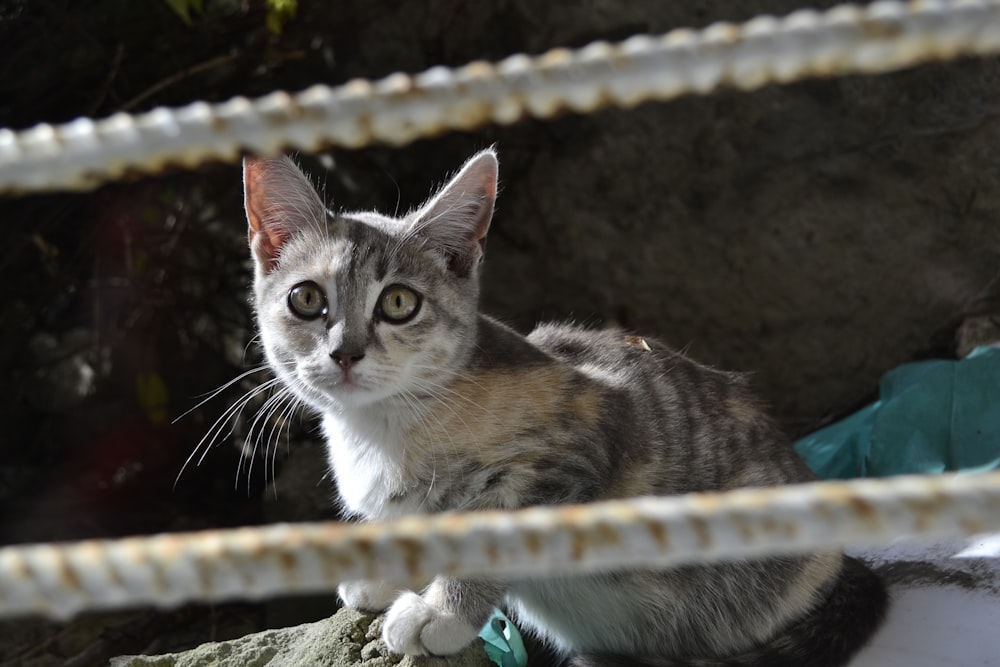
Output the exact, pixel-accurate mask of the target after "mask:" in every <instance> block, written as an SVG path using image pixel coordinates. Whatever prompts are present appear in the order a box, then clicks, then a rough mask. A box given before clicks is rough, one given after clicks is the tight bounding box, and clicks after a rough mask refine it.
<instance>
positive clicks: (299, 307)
mask: <svg viewBox="0 0 1000 667" xmlns="http://www.w3.org/2000/svg"><path fill="white" fill-rule="evenodd" d="M288 307H289V308H290V309H291V311H292V312H293V313H294V314H295V315H297V316H298V317H301V318H302V319H304V320H313V319H316V318H317V317H319V316H320V315H323V314H325V313H326V294H324V293H323V290H322V289H321V288H320V286H319V285H317V284H316V283H314V282H304V283H299V284H298V285H296V286H295V287H293V288H292V289H290V290H289V291H288Z"/></svg>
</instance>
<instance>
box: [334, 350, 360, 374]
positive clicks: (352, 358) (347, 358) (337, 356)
mask: <svg viewBox="0 0 1000 667" xmlns="http://www.w3.org/2000/svg"><path fill="white" fill-rule="evenodd" d="M330 358H331V359H333V360H334V361H336V362H337V365H338V366H340V367H341V368H342V369H344V370H345V371H346V370H347V369H349V368H350V367H351V366H353V365H354V364H356V363H357V362H359V361H361V360H362V359H364V358H365V354H364V352H350V351H344V350H334V351H333V352H331V353H330Z"/></svg>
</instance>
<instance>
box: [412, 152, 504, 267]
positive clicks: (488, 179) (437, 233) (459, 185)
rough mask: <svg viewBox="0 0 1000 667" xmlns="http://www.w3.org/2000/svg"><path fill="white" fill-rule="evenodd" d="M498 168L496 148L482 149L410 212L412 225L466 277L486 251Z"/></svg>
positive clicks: (495, 196)
mask: <svg viewBox="0 0 1000 667" xmlns="http://www.w3.org/2000/svg"><path fill="white" fill-rule="evenodd" d="M497 169H498V167H497V156H496V153H495V152H494V151H493V149H492V148H488V149H486V150H484V151H480V152H479V153H477V154H476V155H474V156H473V157H472V158H471V159H469V161H468V162H466V163H465V165H464V166H463V167H462V169H461V170H460V171H459V172H458V174H456V175H455V176H454V178H452V179H451V180H450V181H448V183H447V185H445V186H444V187H443V188H441V190H440V192H438V193H437V194H436V195H434V196H433V197H431V199H430V200H429V201H428V202H427V203H425V204H424V205H423V206H421V207H420V209H419V210H417V211H416V212H415V213H412V214H411V215H410V216H408V220H407V221H408V222H410V225H411V228H412V229H414V230H415V231H417V232H418V233H419V234H421V235H423V236H424V237H426V238H427V239H428V240H429V241H430V242H431V243H432V244H434V245H435V246H436V247H437V248H438V249H439V250H440V251H441V252H442V253H443V254H444V255H445V257H446V259H447V260H448V269H449V270H450V271H451V272H452V273H455V274H456V275H458V276H461V277H463V278H464V277H466V276H468V275H469V273H471V271H472V269H473V268H474V267H475V266H476V265H477V264H478V263H479V262H480V261H481V260H482V258H483V255H484V253H485V252H486V232H488V231H489V229H490V220H492V218H493V206H494V204H495V203H496V198H497Z"/></svg>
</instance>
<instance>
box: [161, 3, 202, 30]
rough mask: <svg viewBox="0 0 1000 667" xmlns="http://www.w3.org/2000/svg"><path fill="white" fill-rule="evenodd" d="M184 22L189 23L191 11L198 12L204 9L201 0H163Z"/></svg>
mask: <svg viewBox="0 0 1000 667" xmlns="http://www.w3.org/2000/svg"><path fill="white" fill-rule="evenodd" d="M163 1H164V2H165V3H167V6H168V7H170V9H172V10H174V13H175V14H177V16H179V17H180V19H181V20H182V21H184V23H186V24H187V25H191V11H192V10H194V12H195V13H197V14H200V13H201V12H202V10H203V9H204V4H203V0H163Z"/></svg>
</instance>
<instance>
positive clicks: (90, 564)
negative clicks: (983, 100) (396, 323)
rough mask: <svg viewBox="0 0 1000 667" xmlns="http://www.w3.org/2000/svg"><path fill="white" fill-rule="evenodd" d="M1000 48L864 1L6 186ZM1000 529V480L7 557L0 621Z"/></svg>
mask: <svg viewBox="0 0 1000 667" xmlns="http://www.w3.org/2000/svg"><path fill="white" fill-rule="evenodd" d="M998 52H1000V1H986V0H955V1H953V2H945V1H940V0H939V1H930V0H925V1H922V2H913V3H910V4H903V3H898V2H877V3H874V4H872V5H869V6H867V7H865V8H856V7H838V8H835V9H833V10H830V11H828V12H825V13H817V12H809V11H803V12H797V13H795V14H792V15H790V16H788V17H786V18H783V19H774V18H758V19H754V20H752V21H750V22H748V23H746V24H743V25H741V26H735V25H716V26H712V27H710V28H708V29H706V30H703V31H688V30H681V31H675V32H672V33H669V34H667V35H665V36H663V37H636V38H633V39H630V40H627V41H626V42H623V43H621V44H618V45H609V44H594V45H591V46H589V47H587V48H584V49H581V50H579V51H575V52H571V51H565V50H556V51H552V52H550V53H548V54H546V55H543V56H541V57H538V58H528V57H526V56H515V57H512V58H509V59H507V60H505V61H503V62H501V63H498V64H488V63H474V64H471V65H468V66H466V67H464V68H461V69H458V70H446V69H442V68H438V69H433V70H429V71H427V72H425V73H423V74H420V75H417V76H414V77H410V76H406V75H402V74H400V75H394V76H391V77H389V78H387V79H384V80H382V81H379V82H376V83H369V82H364V81H356V82H352V83H349V84H347V85H345V86H342V87H340V88H326V87H315V88H312V89H309V90H307V91H305V92H303V93H301V94H298V95H294V96H292V95H287V94H285V93H275V94H273V95H270V96H267V97H264V98H261V99H259V100H254V101H250V100H246V99H242V98H240V99H235V100H232V101H230V102H227V103H224V104H221V105H217V106H210V105H208V104H204V103H196V104H193V105H191V106H188V107H184V108H181V109H176V110H168V109H159V110H155V111H152V112H150V113H147V114H143V115H139V116H128V115H124V114H123V115H117V116H112V117H111V118H108V119H106V120H102V121H92V120H90V119H80V120H77V121H75V122H72V123H69V124H66V125H62V126H59V127H52V126H48V125H40V126H37V127H35V128H32V129H29V130H26V131H23V132H14V131H10V130H0V194H17V193H24V192H30V191H39V190H56V189H67V188H68V189H86V188H89V187H93V186H96V185H98V184H99V183H101V182H103V181H105V180H108V179H113V178H117V177H120V176H121V175H123V174H124V173H126V172H128V171H136V170H138V171H145V172H155V171H157V170H158V169H160V168H162V167H164V166H168V165H173V166H181V167H190V166H194V165H196V164H198V163H200V162H202V161H204V160H208V159H222V160H235V159H237V158H238V156H239V155H240V154H241V153H242V152H243V151H245V150H247V151H254V152H262V153H274V152H277V151H279V150H282V149H284V148H289V147H295V148H301V149H306V150H308V149H313V148H316V147H318V146H320V145H324V146H331V145H332V146H344V147H358V146H362V145H365V144H368V143H371V142H387V143H393V144H401V143H405V142H407V141H411V140H413V139H416V138H418V137H423V136H428V135H432V134H435V133H438V132H443V131H447V130H452V129H472V128H475V127H479V126H481V125H483V124H486V123H489V122H496V123H511V122H514V121H516V120H517V119H519V118H521V117H522V116H525V115H531V116H535V117H539V118H548V117H551V116H552V115H554V114H555V113H557V112H558V111H560V110H563V109H569V110H572V111H577V112H588V111H593V110H595V109H598V108H600V107H602V106H607V105H620V106H632V105H635V104H638V103H640V102H643V101H646V100H666V99H671V98H674V97H677V96H679V95H685V94H694V93H698V94H705V93H709V92H711V91H713V90H716V89H718V88H720V87H724V86H735V87H738V88H744V89H751V88H756V87H759V86H763V85H766V84H770V83H782V82H787V81H792V80H795V79H800V78H804V77H808V76H833V75H842V74H850V73H859V72H868V73H874V72H887V71H890V70H894V69H898V68H901V67H906V66H909V65H914V64H917V63H921V62H927V61H931V60H938V59H944V58H952V57H955V56H958V55H976V54H979V55H985V54H991V53H998ZM996 530H1000V473H990V474H984V475H975V476H973V475H969V476H951V475H946V476H935V477H905V478H894V479H889V480H859V481H853V482H837V483H833V482H826V483H814V484H807V485H800V486H790V487H784V488H779V489H767V490H761V489H756V490H754V489H747V490H739V491H734V492H730V493H725V494H699V495H694V496H684V497H671V498H656V499H653V498H646V499H638V500H633V501H616V502H607V503H599V504H594V505H589V506H566V507H553V508H539V509H529V510H523V511H519V512H513V513H483V514H465V515H443V516H434V517H414V518H408V519H403V520H399V521H396V522H392V523H387V524H382V525H365V526H359V525H341V524H302V525H277V526H268V527H264V528H244V529H238V530H225V531H211V532H203V533H191V534H171V535H160V536H153V537H140V538H130V539H124V540H95V541H86V542H78V543H74V544H62V545H56V544H49V545H32V546H15V547H6V548H2V549H0V615H18V614H28V613H38V614H46V615H50V616H55V617H66V616H69V615H71V614H74V613H76V612H78V611H80V610H84V609H108V608H115V607H122V606H128V605H135V604H151V605H160V606H166V605H174V604H179V603H181V602H185V601H191V600H202V601H205V600H225V599H231V598H259V597H265V596H269V595H274V594H278V593H283V592H293V591H319V590H332V589H333V588H334V587H335V586H336V584H337V583H338V582H339V581H341V580H345V579H356V578H362V577H363V578H385V579H389V580H393V581H399V582H412V581H415V580H421V579H426V578H427V577H430V576H432V575H434V574H435V573H447V574H450V575H455V576H462V575H476V574H484V573H488V574H492V575H496V576H503V575H505V574H506V575H517V576H530V575H543V574H545V573H548V572H554V571H559V572H573V571H595V570H608V569H615V568H619V567H623V566H631V567H635V566H669V565H674V564H678V563H685V562H692V561H711V560H719V559H724V558H730V557H742V556H756V555H764V554H772V553H793V552H801V551H806V550H814V549H822V548H828V547H844V546H850V545H857V544H869V543H874V542H885V541H888V540H891V539H893V538H895V537H897V536H901V535H909V536H927V537H940V536H948V535H969V534H974V533H978V532H985V531H996Z"/></svg>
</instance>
